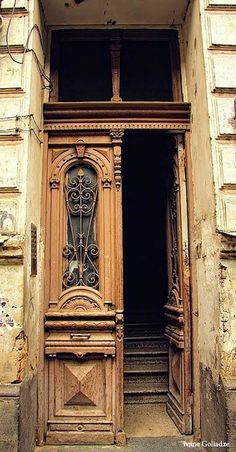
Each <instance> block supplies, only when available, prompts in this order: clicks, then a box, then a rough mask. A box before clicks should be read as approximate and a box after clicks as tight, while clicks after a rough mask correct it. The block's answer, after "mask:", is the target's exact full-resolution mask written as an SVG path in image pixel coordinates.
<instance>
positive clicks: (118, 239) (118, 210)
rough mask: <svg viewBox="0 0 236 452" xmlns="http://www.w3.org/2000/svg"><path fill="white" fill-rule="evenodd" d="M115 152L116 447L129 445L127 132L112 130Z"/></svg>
mask: <svg viewBox="0 0 236 452" xmlns="http://www.w3.org/2000/svg"><path fill="white" fill-rule="evenodd" d="M110 135H111V137H112V144H113V153H114V182H115V187H116V189H115V234H114V239H115V275H116V278H115V282H114V283H115V293H116V299H115V304H116V377H115V385H116V401H115V413H116V423H115V425H116V431H115V438H116V444H120V445H122V444H125V441H126V438H125V433H124V356H123V355H124V313H123V246H122V190H121V144H122V138H123V135H124V131H123V129H112V130H111V131H110Z"/></svg>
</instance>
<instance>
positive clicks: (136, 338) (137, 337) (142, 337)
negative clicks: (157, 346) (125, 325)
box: [125, 334, 168, 342]
mask: <svg viewBox="0 0 236 452" xmlns="http://www.w3.org/2000/svg"><path fill="white" fill-rule="evenodd" d="M160 340H161V341H163V342H168V340H167V339H166V338H165V336H164V335H163V334H150V335H140V334H137V335H132V336H125V341H160Z"/></svg>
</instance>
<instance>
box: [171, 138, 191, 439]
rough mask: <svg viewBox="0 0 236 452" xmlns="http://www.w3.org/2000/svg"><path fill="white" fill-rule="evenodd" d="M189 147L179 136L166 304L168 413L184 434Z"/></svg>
mask: <svg viewBox="0 0 236 452" xmlns="http://www.w3.org/2000/svg"><path fill="white" fill-rule="evenodd" d="M185 161H186V160H185V148H184V142H183V136H182V135H177V137H176V147H175V149H174V152H173V153H172V158H171V165H170V172H169V177H168V209H167V258H168V259H167V260H168V297H167V303H166V304H165V316H166V322H167V325H166V327H165V335H166V337H167V338H168V339H169V389H168V401H167V411H168V413H169V415H170V416H171V418H172V419H173V421H174V422H175V424H176V425H177V427H178V428H179V430H180V432H181V433H183V434H191V433H192V402H193V400H192V386H191V340H190V265H189V243H188V210H187V189H186V168H185Z"/></svg>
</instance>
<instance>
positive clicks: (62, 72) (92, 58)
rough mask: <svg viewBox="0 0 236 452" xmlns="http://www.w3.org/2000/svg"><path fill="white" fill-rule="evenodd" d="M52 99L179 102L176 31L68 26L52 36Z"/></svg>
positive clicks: (63, 100)
mask: <svg viewBox="0 0 236 452" xmlns="http://www.w3.org/2000/svg"><path fill="white" fill-rule="evenodd" d="M51 69H52V74H51V76H52V83H53V92H52V93H51V100H52V101H61V102H83V101H84V102H87V101H180V100H181V92H180V91H181V90H180V79H179V54H178V35H177V32H176V31H175V30H149V31H142V30H141V31H139V30H123V31H122V30H112V31H109V30H98V31H95V30H83V31H82V30H74V31H71V30H68V31H56V32H54V34H53V39H52V62H51Z"/></svg>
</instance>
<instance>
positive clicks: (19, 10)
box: [1, 6, 29, 16]
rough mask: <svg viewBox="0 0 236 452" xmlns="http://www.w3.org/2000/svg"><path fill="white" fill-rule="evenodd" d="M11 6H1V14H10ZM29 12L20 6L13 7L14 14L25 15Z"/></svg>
mask: <svg viewBox="0 0 236 452" xmlns="http://www.w3.org/2000/svg"><path fill="white" fill-rule="evenodd" d="M12 10H13V8H1V15H2V16H11V15H12ZM28 14H29V11H27V9H26V8H25V7H24V6H22V7H18V8H15V9H14V16H27V15H28Z"/></svg>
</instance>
